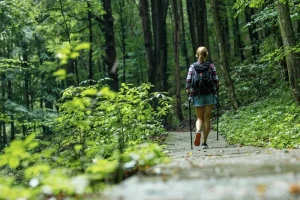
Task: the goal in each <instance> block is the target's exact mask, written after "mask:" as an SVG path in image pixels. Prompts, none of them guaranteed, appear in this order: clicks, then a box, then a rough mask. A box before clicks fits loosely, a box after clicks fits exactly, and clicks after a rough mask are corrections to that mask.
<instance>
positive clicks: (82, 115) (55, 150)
mask: <svg viewBox="0 0 300 200" xmlns="http://www.w3.org/2000/svg"><path fill="white" fill-rule="evenodd" d="M150 88H151V86H150V85H149V84H142V85H141V86H139V87H135V88H134V87H130V86H129V85H125V84H122V87H121V89H120V91H119V92H112V91H110V90H109V88H108V87H106V86H102V85H94V86H89V87H70V88H68V89H66V90H65V91H64V93H63V95H62V98H61V99H60V101H59V103H58V108H59V114H58V116H53V118H49V119H48V122H49V123H47V124H45V125H47V126H49V127H51V129H52V132H53V134H52V136H48V141H43V140H41V139H38V138H43V137H41V136H40V135H39V133H36V134H34V133H33V134H31V135H29V136H28V137H26V138H25V139H24V140H15V141H13V142H11V144H10V145H9V146H8V147H6V148H5V149H4V152H3V154H1V155H0V167H1V168H0V175H1V177H3V178H4V179H5V180H7V181H1V183H0V199H18V198H23V199H43V198H48V197H52V196H61V197H70V198H72V197H74V198H75V197H76V198H78V197H80V196H81V195H85V194H87V193H89V192H94V191H98V190H99V189H101V188H103V187H104V185H105V184H108V183H111V184H113V183H115V182H116V181H120V180H122V179H124V178H125V177H126V176H127V174H128V171H130V173H132V171H133V172H135V171H141V170H145V169H147V168H148V167H150V166H153V165H155V164H157V163H161V162H165V161H167V157H166V155H165V154H164V153H163V150H162V148H161V147H160V146H159V145H157V144H155V143H153V142H152V140H151V139H152V138H153V137H154V136H159V135H161V134H163V133H164V128H163V123H162V122H163V119H164V117H165V116H166V115H167V114H168V113H169V112H170V110H171V104H170V103H171V98H169V97H167V96H166V95H165V94H161V93H150ZM153 105H155V106H153ZM36 136H39V137H36ZM49 137H50V139H49ZM16 191H18V192H16Z"/></svg>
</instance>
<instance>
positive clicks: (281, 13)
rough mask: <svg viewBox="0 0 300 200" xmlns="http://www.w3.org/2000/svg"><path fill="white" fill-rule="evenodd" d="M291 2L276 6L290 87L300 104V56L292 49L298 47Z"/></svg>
mask: <svg viewBox="0 0 300 200" xmlns="http://www.w3.org/2000/svg"><path fill="white" fill-rule="evenodd" d="M288 3H289V2H286V3H284V4H283V3H278V4H277V5H276V12H277V14H278V21H279V26H280V31H281V37H282V40H283V47H284V51H285V54H286V62H287V68H288V74H289V82H290V87H291V89H292V93H293V95H294V98H295V100H296V102H297V103H298V104H299V103H300V87H299V80H300V59H299V58H300V55H299V53H295V52H293V51H291V48H292V47H294V46H296V40H295V36H294V32H293V31H292V30H293V26H292V22H291V18H290V11H289V4H288Z"/></svg>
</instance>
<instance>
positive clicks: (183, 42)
mask: <svg viewBox="0 0 300 200" xmlns="http://www.w3.org/2000/svg"><path fill="white" fill-rule="evenodd" d="M179 12H180V21H181V31H180V32H181V38H180V41H181V42H180V47H181V52H182V55H183V57H184V61H185V66H186V67H188V66H189V63H190V60H189V57H188V50H187V46H186V39H185V25H184V24H185V23H184V15H183V5H182V0H179Z"/></svg>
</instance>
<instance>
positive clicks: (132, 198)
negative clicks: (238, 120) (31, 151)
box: [104, 132, 300, 200]
mask: <svg viewBox="0 0 300 200" xmlns="http://www.w3.org/2000/svg"><path fill="white" fill-rule="evenodd" d="M165 144H166V151H167V153H168V154H169V155H170V156H171V157H172V162H171V163H168V164H162V165H158V166H155V167H153V168H152V169H151V171H150V174H152V175H150V176H145V175H135V176H133V177H131V178H129V179H127V180H125V181H124V182H122V183H121V184H119V185H117V186H116V187H113V188H111V189H110V190H107V191H105V193H104V199H109V200H199V199H205V200H207V199H209V200H213V199H228V200H229V199H230V200H232V199H237V200H241V199H264V200H265V199H278V200H283V199H284V200H285V199H300V150H276V149H263V148H256V147H246V146H240V145H228V144H227V143H226V141H225V140H224V138H222V137H221V136H219V140H217V135H216V133H215V132H212V133H211V134H210V135H209V138H208V145H209V149H206V150H202V149H201V148H200V147H194V148H193V150H191V146H190V134H189V133H188V132H172V133H169V135H168V137H167V139H166V142H165Z"/></svg>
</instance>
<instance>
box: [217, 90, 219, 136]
mask: <svg viewBox="0 0 300 200" xmlns="http://www.w3.org/2000/svg"><path fill="white" fill-rule="evenodd" d="M217 140H219V90H218V91H217Z"/></svg>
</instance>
